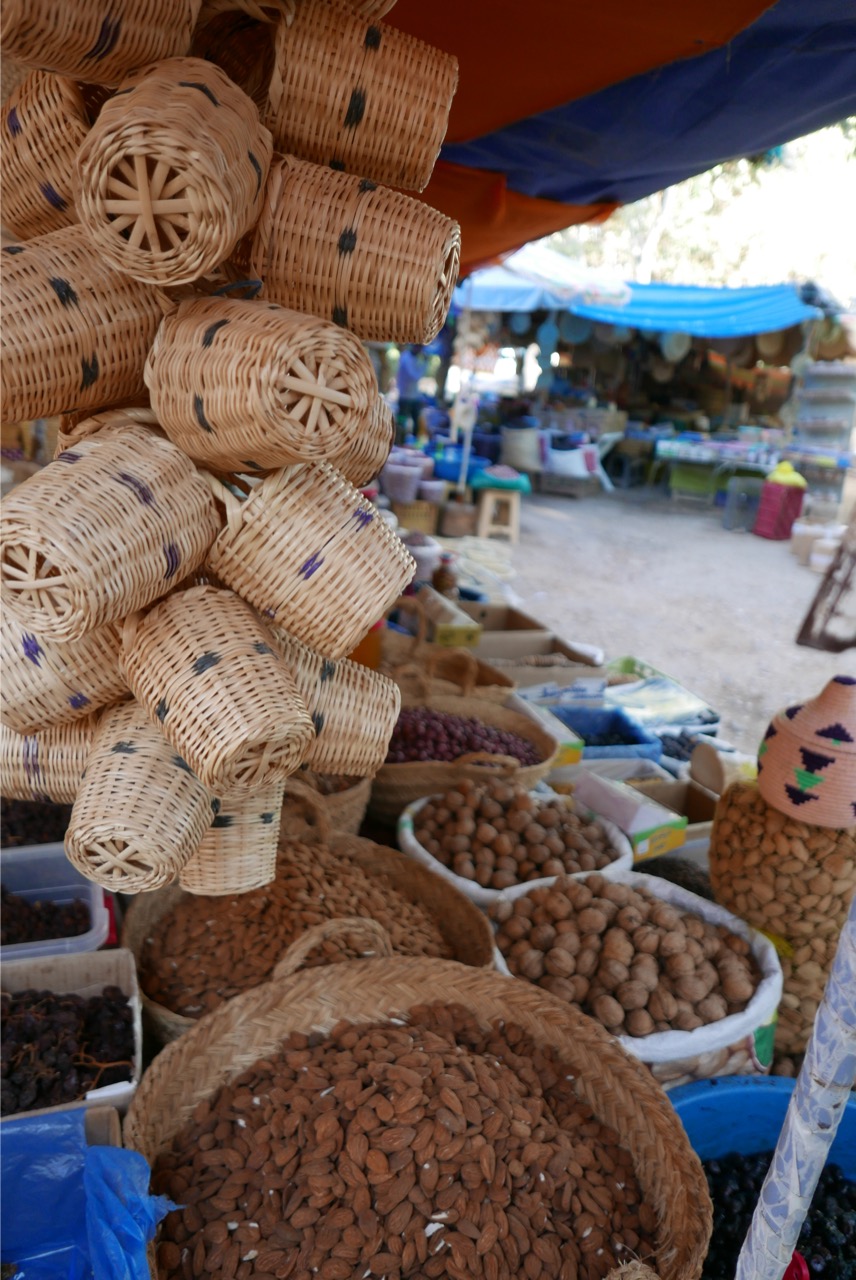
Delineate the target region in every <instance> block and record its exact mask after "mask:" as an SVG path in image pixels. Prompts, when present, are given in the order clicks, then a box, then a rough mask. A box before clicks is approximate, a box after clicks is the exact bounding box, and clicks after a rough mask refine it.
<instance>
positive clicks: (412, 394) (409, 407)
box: [396, 346, 425, 432]
mask: <svg viewBox="0 0 856 1280" xmlns="http://www.w3.org/2000/svg"><path fill="white" fill-rule="evenodd" d="M424 374H425V357H424V355H423V354H422V348H421V347H418V346H409V347H405V348H404V349H403V350H402V352H401V356H400V357H399V361H398V373H397V374H396V381H397V383H398V418H399V422H402V420H403V421H404V426H405V430H413V431H414V432H415V431H416V430H417V428H418V426H419V412H420V410H421V408H422V396H421V394H420V391H419V379H420V378H422V377H423V376H424Z"/></svg>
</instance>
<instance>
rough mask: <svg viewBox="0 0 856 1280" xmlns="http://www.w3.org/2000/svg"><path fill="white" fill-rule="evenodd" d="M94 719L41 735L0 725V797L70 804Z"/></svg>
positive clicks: (59, 726)
mask: <svg viewBox="0 0 856 1280" xmlns="http://www.w3.org/2000/svg"><path fill="white" fill-rule="evenodd" d="M95 724H96V717H95V716H89V717H88V718H87V719H86V720H76V721H75V723H74V724H61V725H58V726H57V727H56V728H54V729H45V730H44V731H43V732H42V733H32V734H22V733H15V732H14V730H12V729H8V728H7V727H6V725H5V724H4V725H0V795H3V796H5V797H6V799H7V800H41V801H46V802H48V803H51V804H72V803H73V802H74V798H75V796H76V795H77V792H78V789H79V787H80V779H81V776H82V774H83V771H84V769H85V768H86V760H87V757H88V755H89V751H90V748H91V746H92V739H93V737H94V734H95Z"/></svg>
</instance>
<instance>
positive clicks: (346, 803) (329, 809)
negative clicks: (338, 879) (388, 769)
mask: <svg viewBox="0 0 856 1280" xmlns="http://www.w3.org/2000/svg"><path fill="white" fill-rule="evenodd" d="M298 777H299V779H300V781H301V782H302V783H304V784H305V785H306V786H308V787H311V788H312V790H313V791H314V792H315V794H316V798H317V800H318V804H319V807H320V808H321V810H322V812H323V813H324V815H325V817H326V818H327V821H328V822H329V824H330V829H331V831H335V832H342V833H343V834H344V835H351V836H355V835H357V834H358V832H359V830H360V827H361V826H362V825H363V819H364V818H365V816H366V810H367V809H368V807H369V797H370V795H371V793H372V780H371V778H360V779H359V780H354V779H350V780H349V781H350V782H351V785H350V786H348V787H346V788H344V789H343V790H342V791H325V790H322V789H321V788H320V785H319V782H318V779H317V777H316V775H314V774H313V773H312V772H311V771H307V772H306V773H301V774H299V775H298ZM287 805H288V800H287V799H286V806H287Z"/></svg>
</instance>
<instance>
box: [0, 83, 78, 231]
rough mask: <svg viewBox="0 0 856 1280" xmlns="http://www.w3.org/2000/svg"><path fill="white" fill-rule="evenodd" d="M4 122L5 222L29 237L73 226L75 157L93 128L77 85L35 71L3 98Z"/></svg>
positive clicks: (10, 229) (1, 151)
mask: <svg viewBox="0 0 856 1280" xmlns="http://www.w3.org/2000/svg"><path fill="white" fill-rule="evenodd" d="M3 125H4V127H3V128H2V129H0V138H2V149H0V155H2V162H3V225H4V227H5V228H6V229H7V230H8V231H10V232H11V233H12V234H13V235H15V236H18V237H19V238H20V239H21V240H29V239H31V238H32V237H33V236H41V235H46V234H47V233H48V232H49V231H58V230H59V229H60V227H70V226H72V225H73V223H74V222H76V220H77V215H76V214H75V211H74V161H75V157H76V155H77V152H78V151H79V150H80V148H81V146H82V145H83V142H84V140H85V138H86V135H87V133H88V132H89V117H88V115H87V111H86V104H85V102H84V100H83V94H82V93H81V92H80V89H79V88H78V86H77V85H76V84H75V82H74V81H73V80H70V79H68V77H67V76H55V75H51V73H50V72H48V71H31V72H30V74H29V75H28V76H27V77H26V78H25V79H24V80H23V82H22V83H21V84H20V85H19V86H18V88H17V89H16V90H15V91H14V93H13V94H12V96H11V97H10V98H8V99H7V100H6V102H5V103H4V104H3Z"/></svg>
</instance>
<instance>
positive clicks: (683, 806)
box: [631, 779, 717, 852]
mask: <svg viewBox="0 0 856 1280" xmlns="http://www.w3.org/2000/svg"><path fill="white" fill-rule="evenodd" d="M631 785H632V787H633V790H634V791H639V792H640V793H641V794H643V795H645V796H647V797H648V798H649V799H650V800H654V801H656V803H657V804H661V805H663V806H664V807H665V808H667V809H671V810H673V811H674V812H675V813H678V814H680V815H681V816H682V817H683V818H684V819H685V820H686V824H687V825H686V831H685V838H686V839H687V840H703V839H707V838H709V836H710V832H711V828H712V826H713V819H714V815H715V813H716V801H717V797H716V795H715V793H714V792H713V791H708V790H707V788H706V787H702V786H700V785H699V783H697V782H694V781H693V780H692V779H690V780H689V781H687V782H658V781H650V782H649V781H648V780H646V779H643V780H640V781H638V782H634V783H632V784H631ZM659 852H663V850H659Z"/></svg>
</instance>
